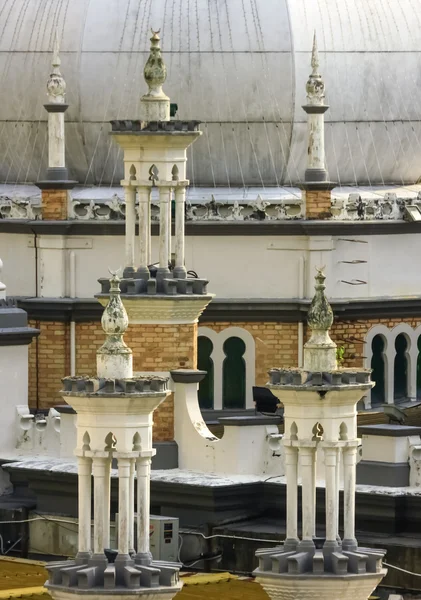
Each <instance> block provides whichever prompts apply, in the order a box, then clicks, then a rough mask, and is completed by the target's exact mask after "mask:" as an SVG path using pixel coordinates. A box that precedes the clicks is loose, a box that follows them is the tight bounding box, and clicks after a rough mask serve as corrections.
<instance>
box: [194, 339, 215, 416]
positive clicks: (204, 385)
mask: <svg viewBox="0 0 421 600" xmlns="http://www.w3.org/2000/svg"><path fill="white" fill-rule="evenodd" d="M212 351H213V344H212V341H211V340H210V339H209V338H208V337H206V336H205V335H200V336H199V337H198V338H197V368H198V369H199V370H200V371H206V372H207V375H206V377H205V378H204V379H202V381H201V382H200V384H199V405H200V408H207V409H209V408H213V380H214V377H213V360H212V358H211V354H212Z"/></svg>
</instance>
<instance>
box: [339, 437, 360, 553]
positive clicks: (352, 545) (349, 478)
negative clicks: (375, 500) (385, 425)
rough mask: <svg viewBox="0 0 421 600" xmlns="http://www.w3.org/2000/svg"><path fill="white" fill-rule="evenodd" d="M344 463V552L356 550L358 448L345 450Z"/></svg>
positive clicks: (348, 447)
mask: <svg viewBox="0 0 421 600" xmlns="http://www.w3.org/2000/svg"><path fill="white" fill-rule="evenodd" d="M342 456H343V463H344V540H343V542H342V547H343V549H344V550H356V549H357V547H358V543H357V540H356V538H355V481H356V464H357V447H356V446H347V447H346V448H344V449H343V454H342Z"/></svg>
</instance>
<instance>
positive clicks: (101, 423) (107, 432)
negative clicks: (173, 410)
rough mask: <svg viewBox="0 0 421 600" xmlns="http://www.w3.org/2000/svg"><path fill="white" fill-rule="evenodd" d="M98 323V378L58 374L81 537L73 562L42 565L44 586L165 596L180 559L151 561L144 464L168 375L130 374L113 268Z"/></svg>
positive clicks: (59, 594)
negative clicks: (113, 540) (69, 418)
mask: <svg viewBox="0 0 421 600" xmlns="http://www.w3.org/2000/svg"><path fill="white" fill-rule="evenodd" d="M101 322H102V327H103V330H104V333H105V335H106V340H105V342H104V344H103V346H102V347H101V348H100V349H99V350H98V352H97V376H96V377H91V378H89V377H66V378H65V379H64V380H63V383H64V390H63V391H62V392H61V393H62V395H63V398H64V400H65V401H66V402H67V403H68V404H70V405H71V406H72V407H73V408H74V409H75V411H76V412H77V422H76V426H77V447H76V449H75V455H76V456H77V461H78V502H79V509H78V521H79V542H78V554H77V556H76V558H75V560H71V561H64V562H58V563H53V564H51V565H50V566H47V570H48V572H49V580H48V582H47V584H46V587H47V589H48V591H49V593H50V594H51V596H52V597H53V598H54V599H55V600H64V599H65V598H68V595H69V593H71V595H72V597H74V598H78V597H81V598H82V597H83V598H84V599H85V600H86V599H89V600H94V599H95V600H98V598H101V597H102V596H103V597H104V598H110V597H112V596H113V594H115V595H116V596H118V598H119V600H126V599H127V600H129V598H133V596H134V595H136V596H137V597H138V596H142V595H144V596H147V598H148V600H153V599H154V598H159V599H160V598H164V597H165V598H168V600H171V598H173V596H175V594H176V593H177V592H178V591H179V590H180V589H181V586H182V584H181V583H180V581H179V577H178V573H179V568H180V567H181V565H179V564H178V563H168V562H165V563H163V562H159V561H153V560H152V555H151V553H150V549H149V519H150V517H149V505H150V468H151V458H152V456H154V454H155V450H154V449H153V448H152V424H153V422H152V417H153V412H154V410H155V409H156V408H157V407H158V405H159V404H161V403H162V402H163V401H164V400H165V398H166V397H167V396H168V395H169V393H170V392H169V391H168V385H167V384H168V378H162V377H150V376H142V375H137V376H136V377H134V376H133V367H132V352H131V350H130V349H129V348H128V347H127V345H126V344H125V342H124V340H123V335H124V333H125V331H126V329H127V327H128V317H127V313H126V310H125V308H124V306H123V303H122V302H121V298H120V279H119V278H118V277H117V275H116V274H113V275H112V278H111V279H110V291H109V302H108V304H107V306H106V308H105V310H104V314H103V317H102V321H101ZM113 460H116V461H117V470H118V507H117V510H116V511H115V512H117V513H118V548H117V549H116V551H114V552H113V551H110V514H111V506H110V503H111V494H110V490H111V485H110V484H111V481H110V476H111V465H112V461H113ZM135 473H136V475H137V478H136V480H135ZM92 476H93V490H92V484H91V477H92ZM135 484H136V485H137V494H136V496H137V507H136V509H135ZM92 499H93V514H92V513H91V504H92ZM136 517H137V541H136V540H135V538H134V523H135V518H136ZM92 522H93V544H92V543H91V527H92V525H91V524H92ZM135 547H136V549H135ZM115 554H117V556H116V557H115ZM112 556H113V558H114V557H115V559H114V560H112V559H111V557H112Z"/></svg>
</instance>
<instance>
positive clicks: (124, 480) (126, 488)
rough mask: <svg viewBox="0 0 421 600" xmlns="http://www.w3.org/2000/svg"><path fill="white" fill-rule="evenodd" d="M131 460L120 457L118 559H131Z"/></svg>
mask: <svg viewBox="0 0 421 600" xmlns="http://www.w3.org/2000/svg"><path fill="white" fill-rule="evenodd" d="M129 515H130V458H125V457H124V458H122V457H118V557H117V559H116V561H117V560H120V561H123V560H127V559H128V558H129Z"/></svg>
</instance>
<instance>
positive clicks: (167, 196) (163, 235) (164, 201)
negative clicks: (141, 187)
mask: <svg viewBox="0 0 421 600" xmlns="http://www.w3.org/2000/svg"><path fill="white" fill-rule="evenodd" d="M170 201H171V187H169V186H162V187H161V186H160V187H159V219H160V223H159V268H158V273H157V280H158V284H159V283H160V282H161V281H162V279H165V278H168V277H170V270H169V268H168V248H169V246H170V242H169V239H168V238H169V236H170V234H171V230H170V223H169V219H168V215H169V211H168V205H169V204H170ZM161 290H162V286H161ZM161 290H159V291H161Z"/></svg>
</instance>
